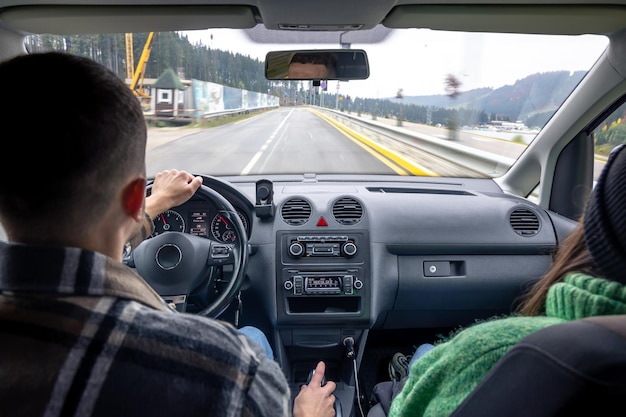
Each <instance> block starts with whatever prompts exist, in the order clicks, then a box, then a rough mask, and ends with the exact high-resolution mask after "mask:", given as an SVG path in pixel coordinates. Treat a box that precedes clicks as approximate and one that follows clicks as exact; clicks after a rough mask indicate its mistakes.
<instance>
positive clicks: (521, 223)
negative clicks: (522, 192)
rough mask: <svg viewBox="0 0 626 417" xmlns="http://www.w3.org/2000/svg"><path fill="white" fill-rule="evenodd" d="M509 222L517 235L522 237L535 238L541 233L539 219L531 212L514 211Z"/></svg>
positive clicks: (524, 210) (525, 210) (523, 210)
mask: <svg viewBox="0 0 626 417" xmlns="http://www.w3.org/2000/svg"><path fill="white" fill-rule="evenodd" d="M509 221H510V222H511V227H512V228H513V230H515V233H517V234H518V235H520V236H534V235H536V234H537V232H538V231H539V218H538V217H537V215H536V214H535V213H533V212H532V211H530V210H527V209H515V210H513V211H512V212H511V216H510V217H509Z"/></svg>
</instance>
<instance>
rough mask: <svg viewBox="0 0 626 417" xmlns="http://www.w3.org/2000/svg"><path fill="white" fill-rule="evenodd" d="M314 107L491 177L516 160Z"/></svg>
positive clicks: (363, 129)
mask: <svg viewBox="0 0 626 417" xmlns="http://www.w3.org/2000/svg"><path fill="white" fill-rule="evenodd" d="M315 109H316V110H317V111H320V112H323V113H324V114H325V115H326V116H328V117H331V118H333V119H334V120H336V121H338V122H339V121H340V122H341V123H342V124H344V125H346V126H347V127H349V128H351V129H352V130H355V131H357V132H359V133H368V134H371V133H372V132H376V133H378V134H383V135H385V136H386V137H388V138H391V139H393V140H395V141H399V142H401V143H402V144H404V145H408V146H411V147H415V148H418V149H419V150H421V151H423V152H427V153H429V154H431V155H433V156H435V157H437V158H441V159H444V160H446V161H448V162H450V163H453V164H455V165H458V166H461V167H463V168H464V169H467V170H470V171H473V172H475V173H480V174H482V175H485V176H489V177H494V176H498V175H501V174H503V173H504V172H506V170H507V169H509V167H510V166H511V165H512V164H513V162H515V159H512V158H508V157H504V156H501V155H495V154H492V153H489V152H485V151H481V150H478V149H473V148H470V147H468V146H465V145H462V144H460V143H454V142H450V141H448V140H444V139H439V138H436V137H433V136H429V135H426V134H423V133H419V132H410V131H408V130H407V129H402V128H400V127H394V126H389V125H386V124H383V123H380V122H376V121H374V120H371V121H369V120H364V119H363V118H360V117H355V116H352V115H350V114H347V113H344V112H341V111H337V110H333V109H328V108H324V107H317V106H315ZM368 136H370V135H368ZM372 140H376V139H375V138H374V139H372Z"/></svg>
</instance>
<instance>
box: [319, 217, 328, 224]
mask: <svg viewBox="0 0 626 417" xmlns="http://www.w3.org/2000/svg"><path fill="white" fill-rule="evenodd" d="M317 226H328V223H326V219H325V218H324V216H320V219H319V220H318V221H317Z"/></svg>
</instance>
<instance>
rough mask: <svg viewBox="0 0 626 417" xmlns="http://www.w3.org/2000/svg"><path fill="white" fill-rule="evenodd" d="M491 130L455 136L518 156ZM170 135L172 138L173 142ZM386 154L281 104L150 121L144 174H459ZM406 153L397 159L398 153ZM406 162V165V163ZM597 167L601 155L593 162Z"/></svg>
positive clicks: (436, 133) (442, 133)
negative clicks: (235, 117) (205, 121)
mask: <svg viewBox="0 0 626 417" xmlns="http://www.w3.org/2000/svg"><path fill="white" fill-rule="evenodd" d="M361 119H363V120H366V121H368V122H369V123H375V124H379V125H382V126H387V127H389V126H394V128H396V129H401V130H404V131H408V132H412V133H419V134H421V135H428V136H430V137H433V138H437V139H447V137H448V131H447V130H446V129H445V128H438V127H434V126H427V125H422V124H417V123H410V122H404V123H403V124H402V126H397V122H396V120H390V119H383V118H379V119H378V120H376V121H373V120H372V119H371V116H369V115H366V116H363V117H361ZM488 135H489V132H478V131H476V132H474V131H461V132H459V133H458V139H457V140H456V141H454V142H453V143H456V144H459V145H464V146H468V147H471V148H473V149H479V150H482V151H485V152H489V153H492V154H496V155H501V156H505V157H508V158H511V159H515V158H517V157H519V155H521V153H522V152H523V151H524V149H525V146H524V145H522V144H518V143H514V142H510V141H506V140H503V139H498V138H493V137H489V136H488ZM173 141H175V142H176V143H175V144H174V143H172V142H173ZM396 153H398V154H401V155H400V158H394V157H390V156H389V155H387V156H383V155H382V154H381V152H380V151H374V150H372V149H371V148H370V147H368V146H366V145H365V143H364V142H363V141H362V140H359V139H358V138H355V137H352V136H351V135H350V134H348V133H346V131H342V130H341V129H340V127H338V126H335V125H333V124H332V123H331V122H330V121H328V120H325V119H323V118H321V117H320V116H319V115H318V114H316V113H315V112H312V111H311V110H310V109H308V108H304V107H298V108H291V107H286V108H280V109H277V110H274V111H270V112H265V113H262V114H259V115H256V116H253V117H251V118H249V119H245V120H241V121H238V122H234V123H230V124H226V125H223V126H220V127H214V128H209V129H201V128H188V127H175V128H151V129H149V133H148V147H147V171H148V175H149V176H153V175H154V174H156V172H158V171H160V170H163V169H171V168H177V169H185V170H188V171H190V172H194V173H205V174H210V175H247V174H269V173H284V174H288V173H320V172H322V173H359V172H366V173H375V174H403V175H406V174H414V175H443V176H464V175H467V173H463V172H459V171H458V168H457V169H456V170H455V167H452V166H450V164H448V163H445V162H442V161H440V160H433V158H432V156H430V155H425V154H423V153H421V154H420V153H419V152H417V153H416V152H411V154H410V155H408V153H407V152H406V151H405V152H398V151H396ZM402 158H404V159H405V160H408V161H409V162H407V163H406V164H402V162H401V161H400V162H399V160H400V159H402ZM407 164H408V165H409V166H408V167H407ZM595 164H596V166H595V172H596V175H597V173H599V172H600V170H601V169H602V166H603V165H604V160H603V159H602V158H598V159H597V160H596V162H595Z"/></svg>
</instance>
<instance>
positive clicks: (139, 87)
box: [125, 32, 154, 99]
mask: <svg viewBox="0 0 626 417" xmlns="http://www.w3.org/2000/svg"><path fill="white" fill-rule="evenodd" d="M153 38H154V32H150V33H149V34H148V39H147V40H146V44H145V45H144V47H143V51H142V52H141V56H140V57H139V62H137V68H136V69H135V68H134V64H135V59H134V57H133V34H132V33H126V35H125V40H126V78H128V79H130V80H131V81H130V89H131V90H132V91H133V93H135V95H136V96H137V97H140V98H142V99H143V98H150V95H149V94H148V93H147V92H146V91H145V90H144V88H143V77H144V75H145V72H146V64H147V63H148V59H149V58H150V48H151V47H152V39H153Z"/></svg>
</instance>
